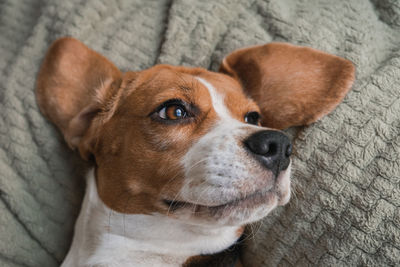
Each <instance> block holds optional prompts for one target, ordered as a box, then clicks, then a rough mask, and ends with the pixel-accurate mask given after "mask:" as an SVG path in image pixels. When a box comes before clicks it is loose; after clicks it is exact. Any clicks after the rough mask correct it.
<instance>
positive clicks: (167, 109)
mask: <svg viewBox="0 0 400 267" xmlns="http://www.w3.org/2000/svg"><path fill="white" fill-rule="evenodd" d="M158 116H159V117H160V118H161V119H164V120H179V119H184V118H186V117H187V116H188V115H187V112H186V109H185V108H184V107H183V106H182V105H177V104H171V105H166V106H164V107H163V108H162V109H160V111H158Z"/></svg>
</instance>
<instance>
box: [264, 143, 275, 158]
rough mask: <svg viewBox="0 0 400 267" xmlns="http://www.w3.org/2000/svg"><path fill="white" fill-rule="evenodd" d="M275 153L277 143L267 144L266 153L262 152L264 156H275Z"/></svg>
mask: <svg viewBox="0 0 400 267" xmlns="http://www.w3.org/2000/svg"><path fill="white" fill-rule="evenodd" d="M276 153H278V144H276V143H270V144H269V145H268V150H267V151H266V153H264V156H266V157H272V156H275V155H276Z"/></svg>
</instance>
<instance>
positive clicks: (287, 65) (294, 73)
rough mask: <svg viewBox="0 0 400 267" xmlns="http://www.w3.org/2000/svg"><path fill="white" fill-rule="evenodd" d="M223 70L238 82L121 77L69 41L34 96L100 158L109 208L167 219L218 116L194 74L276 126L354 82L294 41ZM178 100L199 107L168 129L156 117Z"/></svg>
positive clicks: (55, 49) (216, 77)
mask: <svg viewBox="0 0 400 267" xmlns="http://www.w3.org/2000/svg"><path fill="white" fill-rule="evenodd" d="M221 71H222V72H223V73H226V74H228V75H230V76H231V77H229V76H227V75H225V74H221V73H214V72H210V71H207V70H205V69H201V68H188V67H175V66H169V65H158V66H154V67H152V68H150V69H147V70H143V71H140V72H126V73H121V72H120V71H119V70H118V69H117V68H116V67H115V66H114V65H113V64H112V63H111V62H110V61H108V60H107V59H105V58H104V57H103V56H101V55H99V54H98V53H96V52H95V51H93V50H91V49H89V48H88V47H86V46H85V45H84V44H82V43H81V42H79V41H78V40H75V39H73V38H62V39H59V40H57V41H56V42H54V44H53V45H52V46H51V47H50V49H49V51H48V53H47V55H46V57H45V59H44V61H43V64H42V67H41V70H40V72H39V76H38V80H37V91H36V95H37V100H38V104H39V107H40V109H41V111H42V112H43V113H44V114H45V115H46V116H47V117H48V118H49V120H51V121H52V122H53V123H54V124H55V125H57V127H59V129H60V130H61V132H62V133H63V135H64V137H65V140H66V141H67V143H68V144H69V145H70V147H72V148H78V149H79V151H80V153H81V155H82V157H83V158H85V159H88V158H89V157H90V156H91V155H92V156H93V157H94V159H95V163H96V179H97V189H98V193H99V196H100V198H101V199H102V200H103V202H104V203H105V204H106V205H107V206H109V207H110V208H111V209H113V210H116V211H119V212H122V213H140V214H149V213H153V212H161V213H165V214H167V210H168V207H166V205H165V203H163V199H175V196H176V194H177V193H178V191H179V190H180V188H181V186H182V182H183V169H182V166H181V164H180V162H181V158H182V156H183V155H184V154H185V153H186V152H187V151H188V149H189V148H190V147H191V146H192V144H193V143H194V142H196V140H198V139H199V138H200V137H201V136H203V135H204V134H206V133H207V132H208V131H209V130H210V127H212V126H213V124H214V123H215V121H216V119H217V114H216V112H215V110H214V109H213V106H212V102H211V97H210V95H209V93H208V90H207V89H206V88H205V87H204V86H203V85H202V84H201V83H200V82H198V81H197V80H196V79H195V77H196V76H197V77H202V78H204V79H206V80H207V81H208V82H209V83H211V84H212V85H213V86H214V87H215V88H216V90H217V91H219V92H221V93H223V95H224V96H225V98H224V101H225V104H226V106H227V107H228V109H229V111H230V113H231V114H232V116H233V117H235V118H236V119H238V120H241V121H244V115H245V114H246V113H247V112H250V111H259V108H258V106H257V105H256V103H255V102H254V101H252V100H251V99H249V98H248V97H246V95H245V94H246V93H247V94H249V95H250V96H251V97H252V98H253V99H254V100H255V101H256V102H257V103H258V105H259V106H260V108H261V111H262V115H263V116H264V119H263V125H265V126H269V127H273V128H286V127H289V126H291V125H299V124H309V123H311V122H313V121H315V120H316V119H317V118H319V117H321V116H322V115H324V114H326V113H327V112H329V111H330V110H332V109H333V108H334V107H335V106H336V105H337V104H338V103H339V102H340V100H341V99H342V98H343V97H344V96H345V94H346V92H347V91H348V90H349V88H350V86H351V83H352V81H353V79H354V74H353V72H354V68H353V66H352V64H351V63H350V62H349V61H347V60H344V59H341V58H339V57H336V56H331V55H327V54H325V53H322V52H319V51H316V50H313V49H310V48H299V47H295V46H291V45H287V44H269V45H266V46H259V47H253V48H248V49H243V50H239V51H236V52H233V53H232V54H231V55H230V56H228V57H227V59H226V60H225V61H224V62H223V64H222V66H221ZM238 81H239V82H240V83H241V84H242V85H243V87H244V91H243V89H242V86H241V85H240V83H239V82H238ZM176 98H179V99H182V100H184V101H186V102H187V103H190V104H192V105H193V106H195V107H196V116H195V117H194V118H191V119H189V122H190V123H181V124H177V125H174V127H171V125H168V124H165V123H160V122H159V121H156V120H154V119H153V118H152V116H151V113H152V112H153V111H154V110H155V109H156V108H157V107H158V106H159V105H160V104H162V103H163V102H165V101H167V100H169V99H176ZM176 200H178V201H179V199H176ZM169 215H170V216H173V214H172V215H171V214H169ZM239 234H241V232H240V233H238V235H239Z"/></svg>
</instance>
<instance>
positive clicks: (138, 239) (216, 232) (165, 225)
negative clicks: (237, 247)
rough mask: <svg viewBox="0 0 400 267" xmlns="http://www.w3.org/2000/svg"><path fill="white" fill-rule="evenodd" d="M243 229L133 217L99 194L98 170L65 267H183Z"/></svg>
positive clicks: (222, 245) (231, 240) (227, 243)
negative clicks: (97, 184)
mask: <svg viewBox="0 0 400 267" xmlns="http://www.w3.org/2000/svg"><path fill="white" fill-rule="evenodd" d="M237 230H238V227H230V226H224V227H206V226H200V225H192V224H187V223H185V222H183V221H179V220H176V219H172V218H169V217H167V216H164V215H156V214H154V215H141V214H138V215H128V214H122V213H118V212H115V211H113V210H111V209H110V208H108V207H107V206H106V205H105V204H104V203H103V202H102V201H101V199H100V198H99V196H98V194H97V188H96V181H95V178H94V171H93V170H91V171H90V172H89V174H88V177H87V188H86V194H85V198H84V201H83V205H82V209H81V212H80V214H79V217H78V220H77V222H76V225H75V234H74V239H73V242H72V246H71V249H70V251H69V253H68V255H67V257H66V258H65V260H64V262H63V264H62V266H63V267H69V266H74V267H75V266H115V267H116V266H180V265H181V264H182V263H184V262H185V260H186V259H187V258H189V257H191V256H194V255H199V254H203V253H204V254H208V253H216V252H219V251H221V250H224V249H226V248H227V247H229V246H230V245H232V244H233V243H234V242H235V241H236V239H237V238H238V237H237V233H236V231H237Z"/></svg>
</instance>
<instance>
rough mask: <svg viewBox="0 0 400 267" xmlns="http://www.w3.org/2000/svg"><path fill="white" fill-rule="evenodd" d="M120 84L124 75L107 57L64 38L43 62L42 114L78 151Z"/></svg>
mask: <svg viewBox="0 0 400 267" xmlns="http://www.w3.org/2000/svg"><path fill="white" fill-rule="evenodd" d="M120 82H121V72H120V71H119V70H118V69H117V68H116V67H115V66H114V65H113V64H112V63H111V62H109V61H108V60H107V59H106V58H104V57H103V56H101V55H100V54H98V53H96V52H95V51H93V50H91V49H89V48H88V47H87V46H85V45H84V44H83V43H81V42H80V41H78V40H76V39H73V38H68V37H67V38H61V39H58V40H56V41H55V42H54V43H53V44H52V45H51V47H50V48H49V50H48V52H47V54H46V57H45V59H44V60H43V63H42V66H41V69H40V71H39V75H38V78H37V84H36V98H37V102H38V105H39V108H40V110H41V111H42V113H44V114H45V115H46V116H47V117H48V118H49V119H50V120H51V121H52V122H53V123H54V124H56V125H57V126H58V127H59V128H60V130H61V132H62V133H63V135H64V138H65V140H66V141H67V143H68V145H69V146H70V147H71V148H77V147H79V146H80V142H81V139H82V138H83V137H84V136H85V134H86V132H87V130H88V128H89V126H90V125H91V123H92V120H93V119H94V118H95V116H96V115H97V114H98V113H99V112H100V111H102V107H103V106H104V104H105V103H106V102H107V101H109V99H110V98H112V95H114V94H115V91H116V90H118V88H119V84H120ZM81 154H85V152H83V153H82V151H81ZM84 157H85V156H84Z"/></svg>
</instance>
